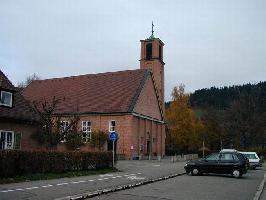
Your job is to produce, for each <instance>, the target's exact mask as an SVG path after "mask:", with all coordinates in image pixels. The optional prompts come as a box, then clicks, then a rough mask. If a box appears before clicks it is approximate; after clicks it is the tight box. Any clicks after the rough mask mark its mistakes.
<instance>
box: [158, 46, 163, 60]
mask: <svg viewBox="0 0 266 200" xmlns="http://www.w3.org/2000/svg"><path fill="white" fill-rule="evenodd" d="M159 59H160V60H163V59H162V46H161V45H159Z"/></svg>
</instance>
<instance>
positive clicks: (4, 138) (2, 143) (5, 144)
mask: <svg viewBox="0 0 266 200" xmlns="http://www.w3.org/2000/svg"><path fill="white" fill-rule="evenodd" d="M0 132H1V134H0V149H2V150H4V149H13V148H14V132H12V131H0Z"/></svg>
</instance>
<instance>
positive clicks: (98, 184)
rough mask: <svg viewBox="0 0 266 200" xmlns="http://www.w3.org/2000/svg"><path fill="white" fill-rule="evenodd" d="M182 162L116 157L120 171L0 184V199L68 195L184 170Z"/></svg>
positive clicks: (57, 197) (66, 196)
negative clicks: (120, 158) (121, 158)
mask: <svg viewBox="0 0 266 200" xmlns="http://www.w3.org/2000/svg"><path fill="white" fill-rule="evenodd" d="M184 164H185V163H184V162H176V163H172V162H171V161H170V160H162V161H119V162H118V164H117V168H118V169H119V170H120V172H116V173H109V174H105V175H94V176H83V177H73V178H62V179H55V180H42V181H31V182H23V183H14V184H4V185H0V199H1V200H10V199H28V200H33V199H38V200H39V199H42V200H45V199H70V197H72V196H75V195H80V194H84V193H88V192H94V191H97V190H103V189H105V188H110V187H114V186H120V185H126V184H134V183H137V182H140V181H143V180H147V179H153V178H156V177H162V176H167V175H169V174H175V173H183V172H184V168H183V167H184Z"/></svg>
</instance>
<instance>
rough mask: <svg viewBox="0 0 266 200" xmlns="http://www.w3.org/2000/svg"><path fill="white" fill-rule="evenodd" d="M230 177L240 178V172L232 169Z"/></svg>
mask: <svg viewBox="0 0 266 200" xmlns="http://www.w3.org/2000/svg"><path fill="white" fill-rule="evenodd" d="M232 175H233V177H235V178H240V177H241V176H242V174H241V172H240V171H239V170H238V169H234V170H233V172H232Z"/></svg>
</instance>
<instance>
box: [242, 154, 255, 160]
mask: <svg viewBox="0 0 266 200" xmlns="http://www.w3.org/2000/svg"><path fill="white" fill-rule="evenodd" d="M245 156H246V157H247V158H248V159H257V156H256V155H255V154H245Z"/></svg>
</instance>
